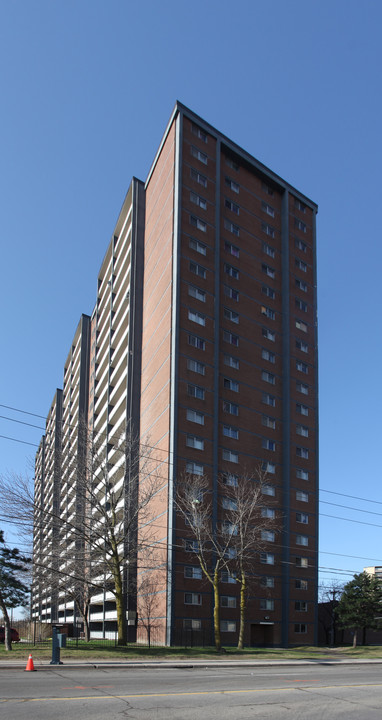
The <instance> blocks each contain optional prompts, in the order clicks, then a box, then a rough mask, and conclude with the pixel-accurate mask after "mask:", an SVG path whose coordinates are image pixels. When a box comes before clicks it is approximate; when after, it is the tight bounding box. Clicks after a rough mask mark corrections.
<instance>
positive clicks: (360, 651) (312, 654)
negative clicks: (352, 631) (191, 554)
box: [0, 641, 382, 662]
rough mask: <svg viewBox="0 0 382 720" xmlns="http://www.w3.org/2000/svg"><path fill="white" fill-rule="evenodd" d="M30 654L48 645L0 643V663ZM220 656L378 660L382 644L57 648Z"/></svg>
mask: <svg viewBox="0 0 382 720" xmlns="http://www.w3.org/2000/svg"><path fill="white" fill-rule="evenodd" d="M29 653H32V655H33V659H34V660H48V659H50V658H51V657H52V651H51V648H50V647H49V646H47V645H45V646H43V647H40V646H39V645H35V646H33V645H30V644H26V643H17V644H16V643H14V644H13V646H12V651H11V652H6V650H5V648H4V644H0V662H1V661H2V660H24V659H25V662H26V661H27V659H28V655H29ZM198 658H199V659H201V660H203V659H206V660H207V659H209V660H211V659H214V660H217V659H221V660H236V659H237V660H290V659H293V660H304V659H325V660H329V659H333V660H334V659H338V660H340V659H341V658H344V659H345V658H349V659H350V658H353V659H358V658H364V659H367V658H369V659H378V658H381V659H382V646H380V645H370V646H365V647H363V646H359V647H357V648H355V649H353V648H352V647H351V646H344V647H338V648H327V647H306V646H300V647H295V648H288V649H284V648H245V649H244V650H242V651H238V650H236V648H225V652H223V653H221V654H218V653H216V651H215V649H214V648H213V647H206V648H202V647H200V648H187V649H185V648H176V647H172V648H168V647H153V648H151V649H150V650H149V648H147V647H139V646H138V647H131V646H130V647H115V646H114V645H112V644H111V645H109V646H108V645H105V644H104V643H102V642H97V641H94V642H89V643H81V645H80V646H79V647H78V649H77V648H76V647H75V646H74V647H73V648H71V647H67V648H62V649H61V660H62V661H63V662H65V660H84V661H86V660H89V661H90V660H105V661H106V662H107V661H112V660H117V661H118V660H119V661H128V660H136V661H139V660H141V661H142V662H144V661H145V660H192V659H195V660H196V659H198Z"/></svg>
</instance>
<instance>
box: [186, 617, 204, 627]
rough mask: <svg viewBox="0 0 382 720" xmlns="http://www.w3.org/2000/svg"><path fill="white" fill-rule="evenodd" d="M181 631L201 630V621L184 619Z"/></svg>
mask: <svg viewBox="0 0 382 720" xmlns="http://www.w3.org/2000/svg"><path fill="white" fill-rule="evenodd" d="M183 629H184V630H201V629H202V621H201V620H196V619H194V618H189V619H188V618H185V619H184V620H183Z"/></svg>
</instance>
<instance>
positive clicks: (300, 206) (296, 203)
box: [294, 198, 306, 213]
mask: <svg viewBox="0 0 382 720" xmlns="http://www.w3.org/2000/svg"><path fill="white" fill-rule="evenodd" d="M294 206H295V207H296V208H297V210H300V211H301V212H303V213H304V212H305V210H306V205H304V203H303V202H301V200H297V198H295V200H294Z"/></svg>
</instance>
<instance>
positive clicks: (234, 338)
mask: <svg viewBox="0 0 382 720" xmlns="http://www.w3.org/2000/svg"><path fill="white" fill-rule="evenodd" d="M223 340H224V342H228V343H230V345H234V346H235V347H239V336H238V335H234V333H231V332H229V330H223Z"/></svg>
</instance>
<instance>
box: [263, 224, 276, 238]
mask: <svg viewBox="0 0 382 720" xmlns="http://www.w3.org/2000/svg"><path fill="white" fill-rule="evenodd" d="M261 229H262V231H263V232H265V233H266V235H269V237H272V238H274V236H275V229H274V228H273V227H272V226H271V225H268V223H264V222H263V223H261Z"/></svg>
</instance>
